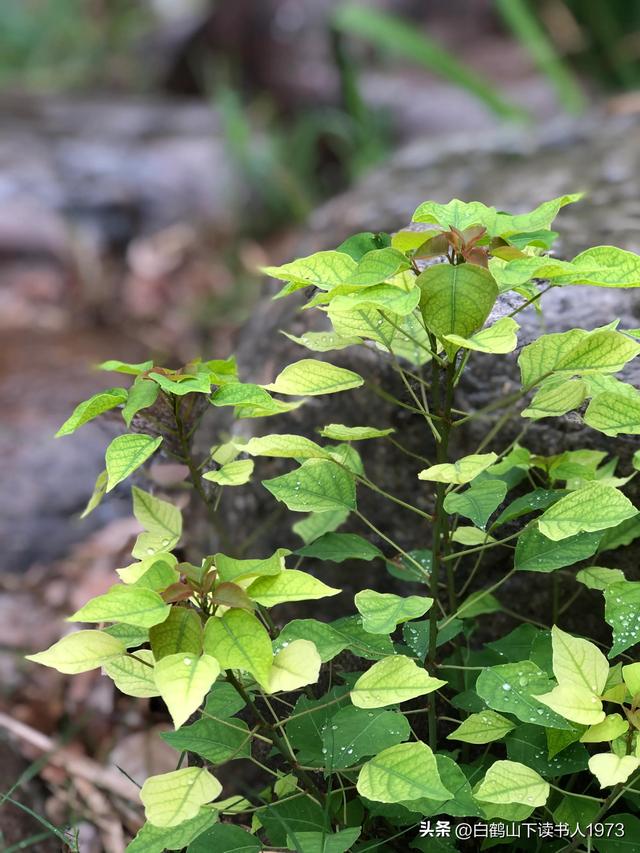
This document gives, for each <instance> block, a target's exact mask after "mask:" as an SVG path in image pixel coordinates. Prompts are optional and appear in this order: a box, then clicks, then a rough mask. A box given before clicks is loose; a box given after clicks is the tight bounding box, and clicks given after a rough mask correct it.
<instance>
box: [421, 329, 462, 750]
mask: <svg viewBox="0 0 640 853" xmlns="http://www.w3.org/2000/svg"><path fill="white" fill-rule="evenodd" d="M432 346H433V344H432ZM455 370H456V366H455V361H451V362H449V363H448V364H447V366H446V368H445V369H444V370H442V369H440V368H439V367H438V365H437V364H436V362H435V361H434V362H433V382H432V389H433V397H434V406H435V408H436V410H439V413H440V414H441V417H442V422H441V425H440V440H439V441H438V443H437V446H436V464H444V463H445V462H446V461H447V458H448V452H449V435H450V431H451V406H452V402H453V381H454V377H455ZM445 498H446V484H445V483H437V485H436V505H435V510H434V514H433V515H434V522H433V534H432V543H433V544H432V558H431V590H430V593H431V598H433V600H434V602H435V601H437V600H438V586H439V582H440V568H441V565H442V561H443V558H444V557H445V555H446V550H447V548H448V545H449V522H448V518H447V514H446V512H445V511H444V501H445ZM447 591H448V597H449V607H450V609H451V611H452V612H453V611H455V610H456V606H457V605H456V594H455V584H454V578H453V573H452V572H447ZM437 640H438V611H437V609H436V608H435V607H432V608H431V611H430V613H429V648H428V651H427V663H428V664H429V665H430V666H432V667H434V666H435V664H436V647H437ZM428 722H429V745H430V746H431V749H435V748H436V746H437V718H436V703H435V698H434V697H432V698H431V701H430V702H429V712H428Z"/></svg>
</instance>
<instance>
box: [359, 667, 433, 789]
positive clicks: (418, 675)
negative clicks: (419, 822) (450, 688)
mask: <svg viewBox="0 0 640 853" xmlns="http://www.w3.org/2000/svg"><path fill="white" fill-rule="evenodd" d="M446 683H447V682H446V681H441V680H440V679H439V678H433V677H432V676H430V675H429V674H428V673H427V672H426V670H424V669H423V668H422V667H419V666H418V665H417V664H416V663H415V662H414V661H413V660H411V658H408V657H405V656H404V655H392V656H391V657H387V658H383V659H382V660H381V661H378V662H377V663H374V665H373V666H372V667H371V668H370V669H368V670H367V671H366V672H365V673H364V674H363V675H361V676H360V678H359V679H358V680H357V681H356V683H355V684H354V686H353V689H352V691H351V701H352V702H353V704H354V705H355V706H356V707H357V708H384V707H385V706H386V705H395V704H397V703H400V702H407V701H408V700H409V699H415V698H416V696H424V695H426V694H427V693H433V691H434V690H438V688H440V687H442V686H443V685H444V684H446ZM425 796H426V795H425Z"/></svg>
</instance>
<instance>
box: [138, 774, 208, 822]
mask: <svg viewBox="0 0 640 853" xmlns="http://www.w3.org/2000/svg"><path fill="white" fill-rule="evenodd" d="M221 791H222V785H221V784H220V782H218V780H217V779H216V778H215V776H212V775H211V773H209V771H208V770H205V769H204V767H185V768H184V769H183V770H174V771H173V772H172V773H163V774H162V775H159V776H149V778H148V779H147V780H146V782H145V783H144V785H143V786H142V790H141V791H140V799H141V800H142V803H143V805H144V813H145V817H146V818H147V820H148V821H149V823H152V824H153V825H154V826H178V824H180V823H182V822H183V821H186V820H190V819H191V818H194V817H195V816H196V815H197V814H198V812H199V811H200V808H201V806H203V805H204V804H205V803H209V802H210V801H211V800H215V799H216V797H218V796H219V795H220V792H221Z"/></svg>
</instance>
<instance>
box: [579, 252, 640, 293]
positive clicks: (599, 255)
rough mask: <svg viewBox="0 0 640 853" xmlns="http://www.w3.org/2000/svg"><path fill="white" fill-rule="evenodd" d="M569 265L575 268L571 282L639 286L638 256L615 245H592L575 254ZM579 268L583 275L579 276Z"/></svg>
mask: <svg viewBox="0 0 640 853" xmlns="http://www.w3.org/2000/svg"><path fill="white" fill-rule="evenodd" d="M571 265H572V266H573V267H574V269H575V270H576V273H574V274H573V275H572V279H573V281H572V282H571V283H572V284H580V283H582V282H585V283H587V284H595V285H598V286H600V287H640V257H639V256H638V255H637V254H636V253H635V252H627V251H626V250H625V249H619V248H618V247H617V246H593V247H592V248H591V249H587V250H586V251H584V252H581V253H580V254H579V255H576V256H575V258H574V259H573V261H572V262H571ZM580 270H584V277H581V276H580Z"/></svg>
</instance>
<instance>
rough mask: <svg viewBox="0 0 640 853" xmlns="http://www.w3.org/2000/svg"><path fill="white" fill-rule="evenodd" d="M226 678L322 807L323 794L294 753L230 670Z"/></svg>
mask: <svg viewBox="0 0 640 853" xmlns="http://www.w3.org/2000/svg"><path fill="white" fill-rule="evenodd" d="M226 676H227V681H228V682H229V684H231V686H232V687H233V688H234V690H235V691H236V693H237V694H238V695H239V696H240V697H241V698H242V699H243V700H244V702H245V703H246V704H247V706H248V707H249V709H250V710H251V713H252V714H253V716H254V717H255V719H256V721H257V722H259V723H260V725H261V726H262V727H263V728H264V729H266V730H267V731H268V732H269V737H270V738H271V742H272V743H273V745H274V746H275V748H276V749H277V750H278V752H279V753H280V754H281V755H282V757H283V758H284V759H285V761H286V762H287V763H288V764H289V765H291V767H292V769H293V770H294V772H295V773H297V774H298V776H299V777H300V779H301V780H302V782H304V784H305V786H306V788H307V792H308V793H310V794H311V795H313V797H314V799H316V800H317V801H318V802H319V803H320V805H324V801H325V797H324V794H323V793H322V791H321V790H320V788H318V786H317V785H316V783H315V782H314V781H313V779H312V778H311V776H310V775H309V774H308V773H307V771H306V770H303V769H302V768H301V767H300V765H299V764H298V761H297V759H296V757H295V755H294V753H293V752H292V751H291V749H290V748H289V746H288V745H287V743H286V742H285V740H284V738H283V737H282V736H281V735H280V734H278V732H276V730H275V726H274V725H273V724H272V723H270V722H269V721H268V720H267V718H266V717H265V716H264V714H263V713H262V711H261V710H260V709H259V708H258V706H257V705H256V703H255V702H254V701H253V698H252V697H251V696H250V694H249V693H248V692H247V691H246V690H245V689H244V687H243V686H242V684H241V683H240V682H239V681H238V679H237V678H236V677H235V675H234V674H233V672H232V671H231V670H230V669H228V670H227V671H226Z"/></svg>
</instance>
